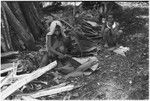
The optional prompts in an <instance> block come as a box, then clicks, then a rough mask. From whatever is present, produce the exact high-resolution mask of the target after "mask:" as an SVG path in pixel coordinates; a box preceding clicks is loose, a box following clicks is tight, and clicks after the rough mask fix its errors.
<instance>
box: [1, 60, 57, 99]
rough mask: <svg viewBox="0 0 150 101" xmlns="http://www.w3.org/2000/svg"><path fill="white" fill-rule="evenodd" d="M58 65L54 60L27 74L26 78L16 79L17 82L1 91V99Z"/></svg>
mask: <svg viewBox="0 0 150 101" xmlns="http://www.w3.org/2000/svg"><path fill="white" fill-rule="evenodd" d="M56 65H57V62H56V61H54V62H52V63H50V64H49V65H47V66H45V67H43V68H40V69H38V70H36V71H34V72H32V73H30V75H28V76H26V77H25V78H22V79H20V80H18V81H16V82H15V83H13V84H12V85H10V86H9V87H8V88H6V89H5V90H4V91H2V92H1V99H3V100H4V99H5V98H6V97H8V96H9V95H11V94H12V93H14V92H15V91H16V90H17V89H19V88H20V87H22V86H23V85H25V84H27V83H29V82H30V81H32V80H34V79H36V78H38V77H40V76H41V75H43V74H44V73H45V72H47V71H49V70H51V69H53V68H54V67H55V66H56Z"/></svg>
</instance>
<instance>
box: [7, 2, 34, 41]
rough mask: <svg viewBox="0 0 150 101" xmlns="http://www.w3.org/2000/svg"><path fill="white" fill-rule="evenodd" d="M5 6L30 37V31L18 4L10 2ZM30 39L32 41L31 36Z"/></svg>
mask: <svg viewBox="0 0 150 101" xmlns="http://www.w3.org/2000/svg"><path fill="white" fill-rule="evenodd" d="M7 4H8V6H9V7H10V9H11V10H12V12H13V14H14V15H15V16H16V18H17V19H18V20H19V21H20V23H21V24H22V26H23V27H24V28H25V30H26V31H27V32H28V34H30V35H31V36H32V34H31V33H30V29H29V28H28V26H27V23H26V20H25V18H24V15H23V13H22V11H21V10H20V6H19V4H18V2H15V1H10V2H7ZM31 38H33V39H32V40H34V37H33V36H32V37H31Z"/></svg>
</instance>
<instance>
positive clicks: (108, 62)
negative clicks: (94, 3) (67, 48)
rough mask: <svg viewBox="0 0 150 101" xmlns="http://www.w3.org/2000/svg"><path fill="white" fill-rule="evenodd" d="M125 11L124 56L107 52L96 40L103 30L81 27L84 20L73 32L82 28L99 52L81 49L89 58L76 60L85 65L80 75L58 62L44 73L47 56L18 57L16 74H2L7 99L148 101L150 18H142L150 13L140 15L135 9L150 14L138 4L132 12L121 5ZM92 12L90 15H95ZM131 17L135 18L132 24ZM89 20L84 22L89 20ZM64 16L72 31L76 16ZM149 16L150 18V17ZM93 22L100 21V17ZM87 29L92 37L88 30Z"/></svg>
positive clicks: (78, 70) (24, 54) (37, 53)
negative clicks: (43, 65)
mask: <svg viewBox="0 0 150 101" xmlns="http://www.w3.org/2000/svg"><path fill="white" fill-rule="evenodd" d="M129 3H130V2H129ZM118 4H119V3H118ZM120 5H121V6H122V7H125V8H124V9H123V14H124V15H123V16H121V17H120V19H119V21H120V23H121V25H122V26H123V27H124V29H123V31H124V36H123V37H122V40H121V44H122V45H121V46H120V47H118V48H117V49H118V50H117V49H115V50H113V51H111V50H109V49H105V48H103V47H101V45H100V43H101V42H100V41H99V40H97V39H98V38H99V37H100V36H97V34H96V33H97V32H98V29H93V28H91V26H88V24H87V23H85V22H84V23H80V21H78V20H80V19H77V22H76V23H77V25H76V26H77V29H75V30H73V31H74V32H76V30H78V27H79V30H80V29H82V31H83V33H86V35H85V36H86V37H88V38H91V39H92V40H94V42H91V43H92V45H91V46H95V47H96V51H95V50H94V51H90V52H89V51H88V50H87V49H86V47H84V49H82V46H81V47H80V46H78V47H80V48H81V49H80V51H81V50H87V51H88V52H87V51H86V52H81V53H80V54H74V55H77V58H76V57H74V60H76V61H78V62H79V64H78V67H77V68H76V69H75V68H73V67H71V66H70V65H68V66H66V67H63V66H60V65H59V62H57V61H53V62H52V63H50V64H48V65H47V66H45V67H42V68H41V67H40V63H41V59H42V57H43V56H44V52H43V51H41V50H39V51H35V52H16V53H13V55H15V56H16V59H14V60H13V61H17V62H15V63H14V62H13V63H10V64H9V67H10V68H11V67H13V68H12V69H10V70H6V71H5V69H4V71H1V76H2V77H1V83H2V84H1V91H2V99H24V100H33V99H34V100H38V99H40V100H52V99H55V100H56V99H57V100H60V99H61V100H100V99H148V95H149V92H148V79H149V75H148V74H149V72H148V70H149V69H148V60H149V58H148V26H149V25H148V18H143V15H140V14H141V13H142V14H143V12H144V11H145V10H144V11H143V10H139V12H137V11H136V12H134V10H135V9H145V8H142V7H141V6H140V7H141V8H140V7H138V6H137V5H138V4H136V6H135V7H134V6H133V5H132V3H131V4H130V5H129V7H127V5H126V3H120ZM131 5H132V7H130V6H131ZM139 5H142V4H139ZM147 10H148V6H147ZM66 12H67V11H66ZM68 12H69V11H68ZM91 12H92V11H91ZM91 12H89V13H88V14H89V15H90V14H91ZM133 12H134V13H133ZM131 13H132V14H133V15H134V16H133V15H132V18H131ZM69 14H70V13H69ZM88 14H87V15H84V16H83V17H84V18H86V16H89V15H88ZM54 16H55V15H53V17H54ZM62 16H64V17H63V18H64V19H63V20H64V21H65V22H67V23H68V24H70V25H72V23H71V15H70V16H68V15H67V13H63V14H62ZM137 16H138V17H137ZM144 16H148V13H145V15H144ZM65 17H66V18H65ZM93 17H95V19H96V15H93ZM47 18H48V17H47ZM47 18H46V19H47ZM49 19H50V18H49ZM56 19H58V18H57V17H56ZM59 19H61V17H60V18H59ZM81 22H82V21H81ZM87 26H88V28H87ZM85 27H86V29H88V32H86V31H87V30H84V29H85ZM89 30H90V31H89ZM89 33H95V35H93V36H89V35H90V34H89ZM95 43H98V44H95ZM42 47H44V46H42ZM77 51H79V50H77ZM74 53H76V52H74ZM81 55H82V57H81ZM83 56H84V57H83ZM85 56H86V57H85ZM3 57H7V56H5V55H4V56H3ZM2 62H3V61H2ZM2 66H4V65H2ZM4 67H5V66H4ZM60 67H61V68H60ZM63 70H64V71H63ZM4 76H6V78H4ZM13 88H15V89H13Z"/></svg>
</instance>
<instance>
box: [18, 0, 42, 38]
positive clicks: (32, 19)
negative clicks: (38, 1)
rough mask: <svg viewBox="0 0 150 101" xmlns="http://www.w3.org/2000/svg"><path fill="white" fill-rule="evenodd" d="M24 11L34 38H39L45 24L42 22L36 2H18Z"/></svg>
mask: <svg viewBox="0 0 150 101" xmlns="http://www.w3.org/2000/svg"><path fill="white" fill-rule="evenodd" d="M18 3H19V5H20V8H21V11H22V12H23V14H24V16H25V19H26V21H27V24H28V26H29V28H30V30H31V33H32V34H33V36H34V38H35V39H36V40H37V39H38V38H39V37H40V36H41V33H42V30H43V25H42V24H41V22H40V18H39V15H38V12H37V10H36V8H35V7H34V4H33V3H32V2H18Z"/></svg>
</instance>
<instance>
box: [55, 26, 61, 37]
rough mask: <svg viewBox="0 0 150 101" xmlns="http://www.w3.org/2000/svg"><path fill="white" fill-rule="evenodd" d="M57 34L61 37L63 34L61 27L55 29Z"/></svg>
mask: <svg viewBox="0 0 150 101" xmlns="http://www.w3.org/2000/svg"><path fill="white" fill-rule="evenodd" d="M55 34H56V35H60V34H61V28H60V26H58V25H57V26H56V28H55Z"/></svg>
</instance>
